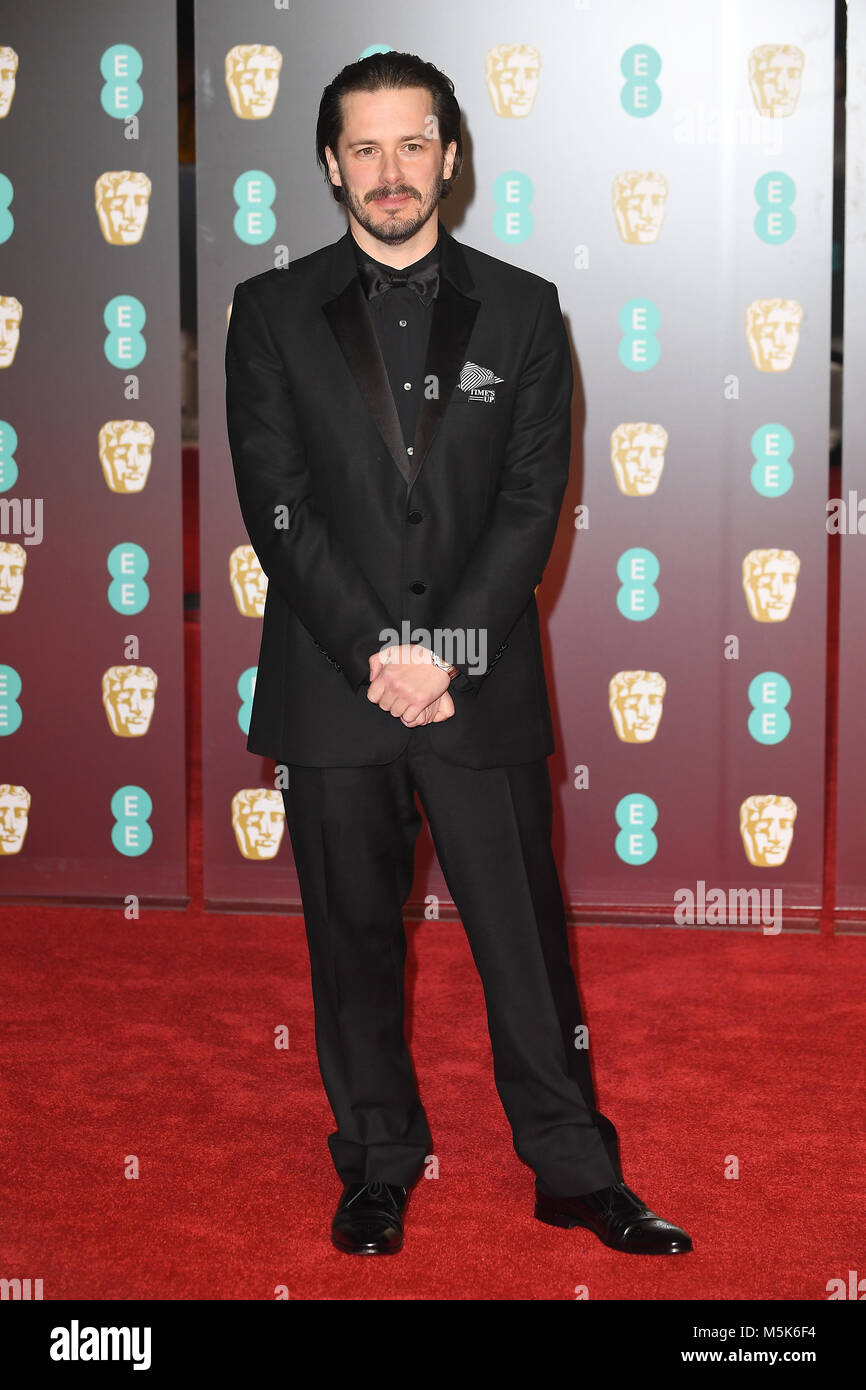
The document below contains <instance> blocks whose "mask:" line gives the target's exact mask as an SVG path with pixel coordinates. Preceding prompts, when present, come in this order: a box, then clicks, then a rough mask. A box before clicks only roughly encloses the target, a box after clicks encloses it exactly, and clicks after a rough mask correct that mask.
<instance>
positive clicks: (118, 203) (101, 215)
mask: <svg viewBox="0 0 866 1390" xmlns="http://www.w3.org/2000/svg"><path fill="white" fill-rule="evenodd" d="M150 189H151V183H150V179H149V178H148V177H147V174H138V173H134V172H133V171H132V170H131V169H123V170H114V171H109V172H107V173H104V174H100V175H99V178H98V179H97V180H96V183H95V184H94V194H95V203H96V216H97V218H98V219H99V229H100V231H101V232H102V235H103V237H104V238H105V240H106V241H107V242H108V243H109V245H110V246H134V245H135V244H136V243H137V242H139V241H141V236H142V233H143V231H144V228H145V224H146V223H147V213H148V209H149V207H150Z"/></svg>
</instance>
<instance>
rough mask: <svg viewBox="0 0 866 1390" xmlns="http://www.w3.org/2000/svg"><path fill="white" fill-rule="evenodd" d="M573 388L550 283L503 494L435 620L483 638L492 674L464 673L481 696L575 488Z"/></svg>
mask: <svg viewBox="0 0 866 1390" xmlns="http://www.w3.org/2000/svg"><path fill="white" fill-rule="evenodd" d="M573 385H574V377H573V372H572V367H571V351H570V348H569V343H568V334H567V333H566V331H565V325H564V323H563V321H562V313H561V310H560V307H559V295H558V294H557V290H556V286H555V285H554V284H552V283H549V282H547V283H546V285H545V289H544V290H543V292H542V296H541V302H540V305H539V310H538V316H537V318H536V321H535V326H534V329H533V332H532V336H531V340H530V345H529V349H528V351H527V354H526V358H525V360H524V363H523V368H522V371H521V375H520V381H519V384H518V389H517V395H516V399H515V403H514V411H513V414H512V418H511V424H510V428H509V437H508V442H507V444H506V447H505V457H504V461H503V465H502V472H501V474H500V478H499V491H498V493H497V495H496V498H495V500H494V503H493V506H492V508H491V512H490V516H489V520H488V523H487V526H486V528H485V530H484V532H483V534H482V536H481V538H480V540H479V542H478V544H477V546H476V547H475V549H474V550H473V552H472V554H471V555H469V556H468V558H467V561H466V564H465V565H464V567H463V569H462V570H461V572H460V575H459V577H458V579H457V583H456V585H455V587H454V588H453V589H452V590H451V592H450V593H449V594H448V596H447V598H446V599H445V600H444V602H443V604H442V607H441V611H439V612H438V613H437V616H436V627H437V628H441V629H445V630H447V629H452V630H453V629H458V630H459V629H462V630H464V631H465V630H474V631H476V633H479V634H483V635H484V638H485V640H486V644H487V646H486V650H487V667H486V670H485V671H484V672H482V673H480V674H476V673H474V672H473V671H472V670H471V668H468V667H467V666H465V665H464V666H461V668H460V669H461V672H462V673H463V674H464V676H467V677H468V685H471V687H472V689H473V691H474V693H475V694H476V695H477V693H478V691H479V690H480V688H481V685H482V683H483V682H484V680H485V679H486V677H487V675H489V674H490V671H491V669H492V667H493V665H494V664H495V662H496V661H497V660H498V658H499V656H500V655H501V653H502V652H503V651H504V649H505V647H506V646H507V644H508V643H507V639H508V634H509V633H510V631H511V629H512V628H513V627H514V624H515V623H516V622H517V620H518V618H519V617H520V615H521V614H522V613H523V611H524V609H525V608H526V606H527V604H528V603H529V602H530V600H531V599H532V597H533V594H534V592H535V587H536V585H537V584H538V583H539V581H540V580H541V576H542V573H543V571H544V567H545V565H546V564H547V561H548V558H549V556H550V551H551V549H552V547H553V539H554V536H555V534H556V524H557V521H558V518H559V512H560V508H561V506H562V498H563V494H564V492H565V487H566V483H567V482H568V470H569V454H570V452H571V395H572V389H573ZM454 684H455V685H456V684H457V678H456V677H455V681H454ZM468 685H467V684H466V683H465V682H464V683H463V684H462V688H466V689H468Z"/></svg>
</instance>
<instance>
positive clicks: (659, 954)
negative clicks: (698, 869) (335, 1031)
mask: <svg viewBox="0 0 866 1390" xmlns="http://www.w3.org/2000/svg"><path fill="white" fill-rule="evenodd" d="M579 938H580V945H579V958H580V970H581V976H582V981H583V995H584V1000H585V1003H586V1004H587V1008H588V1011H589V1020H590V1026H591V1029H592V1036H593V1039H594V1047H595V1055H596V1057H597V1059H598V1061H597V1065H596V1079H597V1083H598V1088H599V1095H600V1103H601V1105H602V1107H603V1108H604V1109H605V1110H606V1111H607V1112H608V1113H609V1114H610V1115H611V1118H612V1119H613V1120H614V1121H615V1123H616V1124H617V1126H618V1127H619V1130H620V1135H621V1141H622V1149H623V1162H624V1168H625V1173H626V1178H627V1181H628V1182H629V1183H630V1185H631V1186H632V1187H634V1188H635V1189H636V1190H637V1191H638V1192H639V1193H640V1194H641V1195H642V1196H643V1197H644V1198H645V1200H647V1201H649V1203H650V1205H652V1206H654V1207H655V1209H656V1210H657V1211H659V1212H660V1213H661V1214H662V1215H665V1216H668V1217H669V1218H670V1219H672V1220H675V1221H677V1222H680V1223H682V1224H683V1225H684V1226H685V1227H686V1229H687V1230H688V1231H689V1232H690V1233H691V1235H692V1237H693V1240H694V1243H695V1252H694V1254H692V1255H689V1256H685V1257H683V1258H676V1259H667V1260H638V1259H636V1258H630V1257H627V1256H624V1255H617V1254H615V1253H614V1252H612V1251H609V1250H606V1249H605V1248H604V1247H603V1246H601V1245H599V1244H598V1243H597V1242H596V1240H595V1239H594V1237H592V1236H591V1235H590V1234H589V1233H588V1232H581V1231H559V1230H553V1229H551V1228H548V1227H546V1226H542V1225H541V1224H540V1223H539V1222H536V1221H534V1220H533V1219H532V1215H531V1210H532V1174H531V1173H530V1171H529V1170H528V1169H526V1168H525V1167H524V1166H523V1164H522V1163H521V1162H520V1160H519V1159H518V1158H517V1156H516V1155H515V1154H514V1151H513V1149H512V1148H511V1140H510V1133H509V1130H508V1127H507V1124H506V1121H505V1118H504V1115H503V1113H502V1110H501V1107H500V1105H499V1101H498V1097H497V1096H496V1092H495V1090H494V1087H493V1081H492V1076H491V1066H490V1056H489V1044H488V1040H487V1036H486V1030H485V1022H484V1011H483V1000H482V995H481V990H480V986H479V984H478V981H477V978H476V976H475V973H474V969H473V966H472V962H471V958H470V955H469V951H468V949H467V947H466V944H465V939H464V937H463V934H462V932H461V931H460V929H459V928H458V927H456V926H454V925H453V924H441V925H440V924H436V923H424V924H422V925H420V926H418V927H417V928H410V942H411V946H410V959H411V964H412V979H411V983H410V993H411V995H412V996H413V997H414V1008H413V1017H412V1021H411V1022H412V1029H411V1034H412V1046H413V1055H414V1057H415V1063H416V1068H417V1071H418V1077H419V1085H420V1089H421V1094H422V1097H423V1099H424V1103H425V1106H426V1108H427V1111H428V1116H429V1119H430V1124H431V1129H432V1132H433V1135H434V1141H435V1146H436V1150H435V1151H436V1155H437V1157H438V1159H439V1178H438V1180H429V1181H422V1182H421V1183H420V1184H419V1186H418V1187H417V1188H416V1189H415V1192H414V1194H413V1196H412V1199H411V1203H410V1207H409V1212H408V1219H407V1241H406V1247H405V1249H404V1251H403V1252H402V1254H400V1255H398V1256H397V1257H395V1258H392V1259H385V1260H363V1259H352V1258H351V1257H349V1256H345V1255H341V1254H339V1253H338V1252H337V1251H335V1250H333V1249H332V1248H331V1246H330V1244H329V1241H328V1238H327V1225H328V1222H329V1220H330V1215H331V1211H332V1209H333V1206H334V1205H335V1203H336V1200H337V1197H338V1196H339V1190H340V1189H339V1184H338V1181H337V1178H336V1175H335V1173H334V1171H333V1169H332V1167H331V1162H330V1157H329V1155H328V1152H327V1148H326V1144H325V1138H326V1135H327V1133H328V1131H329V1129H330V1128H331V1117H330V1112H329V1110H328V1107H327V1103H326V1100H325V1097H324V1094H323V1093H322V1090H321V1086H320V1083H319V1079H318V1073H317V1069H316V1060H315V1053H314V1048H313V1019H312V1007H311V1001H310V988H309V977H308V970H307V964H306V958H305V949H304V944H303V937H302V926H301V923H300V922H299V921H298V920H296V919H295V920H293V919H280V918H278V917H270V918H263V917H233V916H222V915H216V914H214V915H212V916H208V917H207V918H206V919H204V920H203V919H202V918H201V917H200V916H199V915H198V913H196V912H190V913H186V914H183V913H170V912H159V913H150V914H145V915H144V916H143V918H142V920H141V921H140V922H139V923H127V922H122V921H121V922H119V921H118V914H117V913H116V912H108V911H89V912H88V911H83V910H81V911H69V910H66V909H61V908H56V909H55V908H51V909H49V908H43V909H38V910H37V909H28V908H16V909H11V910H9V912H8V914H7V917H6V923H5V926H4V929H3V946H4V958H5V962H6V970H5V974H6V981H7V984H6V991H5V993H6V1001H5V1008H4V1015H5V1030H4V1031H5V1039H4V1044H3V1055H4V1058H5V1064H4V1078H3V1101H2V1128H3V1133H2V1138H0V1142H2V1148H3V1153H4V1163H3V1176H2V1185H0V1212H2V1216H0V1237H2V1238H0V1245H2V1253H3V1260H2V1264H3V1269H2V1273H3V1274H4V1275H5V1276H6V1277H11V1276H13V1275H17V1276H19V1277H28V1276H29V1277H31V1278H42V1279H44V1291H45V1297H46V1298H47V1299H48V1298H54V1299H57V1298H85V1299H109V1298H118V1299H128V1298H156V1299H210V1298H216V1299H266V1300H267V1299H272V1298H273V1297H274V1296H275V1295H274V1289H275V1287H276V1286H277V1285H280V1284H285V1285H286V1286H287V1287H288V1290H289V1294H290V1297H291V1298H293V1299H335V1298H350V1299H356V1298H375V1299H382V1298H386V1299H391V1298H400V1299H404V1298H408V1299H448V1298H458V1299H461V1298H464V1299H468V1298H472V1299H479V1298H480V1299H572V1298H573V1297H574V1288H575V1286H576V1285H579V1284H585V1285H587V1286H588V1289H589V1295H590V1297H591V1298H594V1299H612V1298H629V1299H641V1298H651V1299H682V1298H702V1299H718V1298H765V1299H802V1298H805V1299H822V1298H826V1292H825V1287H826V1283H827V1280H828V1279H831V1278H836V1277H840V1278H843V1279H847V1276H848V1270H849V1269H859V1270H860V1273H861V1275H863V1274H866V1266H864V1249H866V1243H864V1234H866V1232H864V1217H863V1212H864V1170H866V1165H864V1157H866V1155H864V1152H863V1143H862V1139H860V1138H858V1136H859V1135H860V1134H861V1133H862V1117H863V1110H864V1094H863V1090H864V1086H863V1082H864V1063H863V1051H862V1040H863V1032H864V1013H866V1004H864V997H866V990H864V985H866V979H864V976H866V954H864V950H863V943H862V940H859V939H857V938H856V937H837V938H835V939H832V938H825V939H821V940H817V939H816V938H815V937H814V936H812V937H809V936H806V935H801V936H793V935H788V934H785V933H783V934H782V935H781V936H780V937H755V936H751V935H746V934H742V933H738V934H736V935H731V936H726V935H725V933H724V932H723V931H717V932H710V931H705V932H700V931H694V930H691V931H683V932H677V931H676V930H675V929H670V930H667V929H642V928H624V929H612V928H608V927H603V928H602V927H598V928H583V929H581V930H580V933H579ZM416 971H417V979H416V978H415V975H416ZM281 1024H285V1025H287V1026H288V1028H289V1030H290V1047H289V1049H288V1051H277V1050H276V1049H275V1048H274V1045H273V1039H274V1029H275V1027H277V1026H279V1025H281ZM731 1154H733V1155H736V1156H737V1158H738V1159H739V1170H740V1176H739V1178H738V1179H737V1180H730V1179H726V1178H725V1176H724V1170H725V1164H726V1163H727V1162H728V1161H729V1160H728V1155H731ZM129 1155H135V1156H136V1158H137V1159H138V1162H139V1164H140V1173H141V1176H140V1177H139V1178H138V1179H137V1180H130V1179H127V1178H125V1177H124V1165H125V1164H126V1163H127V1162H128V1161H129V1160H128V1156H129Z"/></svg>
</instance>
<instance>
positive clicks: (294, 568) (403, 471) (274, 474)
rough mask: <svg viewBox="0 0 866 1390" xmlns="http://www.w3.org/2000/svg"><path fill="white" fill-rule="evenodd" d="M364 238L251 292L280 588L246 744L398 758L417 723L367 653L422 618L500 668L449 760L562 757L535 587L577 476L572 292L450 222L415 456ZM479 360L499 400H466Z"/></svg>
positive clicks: (254, 455)
mask: <svg viewBox="0 0 866 1390" xmlns="http://www.w3.org/2000/svg"><path fill="white" fill-rule="evenodd" d="M350 238H351V232H349V231H347V232H346V234H345V235H344V236H343V237H341V238H340V239H339V240H338V241H337V242H335V243H333V244H332V245H330V246H325V247H323V248H322V249H321V250H318V251H315V252H313V253H312V254H311V255H308V256H304V257H303V258H302V259H300V260H298V261H296V262H294V263H293V264H292V265H291V266H289V267H288V268H287V269H283V270H268V271H265V272H264V273H263V274H261V275H255V276H253V277H252V278H251V279H249V280H245V281H243V282H242V283H241V284H239V285H238V286H237V287H236V289H235V293H234V300H233V305H232V311H231V318H230V322H229V330H228V338H227V343H226V359H225V364H226V413H227V423H228V437H229V444H230V448H231V455H232V462H233V466H234V473H235V481H236V484H237V492H238V498H239V501H240V507H241V513H242V515H243V520H244V524H245V526H246V529H247V532H248V534H249V538H250V541H251V543H252V546H253V548H254V550H255V552H256V555H257V556H258V559H259V562H260V563H261V566H262V569H263V570H264V572H265V574H266V575H267V578H268V591H267V601H266V605H265V613H264V626H263V631H262V642H261V653H260V657H259V666H258V674H257V678H256V685H255V694H254V698H253V710H252V717H251V721H250V732H249V739H248V742H247V747H248V749H249V751H250V752H252V753H260V754H263V755H265V756H267V757H272V758H274V759H276V760H277V761H278V762H283V763H301V764H305V765H308V766H321V767H336V766H360V765H364V764H371V763H387V762H390V761H391V760H392V759H393V758H395V757H397V756H398V754H399V753H400V752H401V751H402V750H403V748H404V747H405V746H406V744H407V742H408V740H409V738H410V736H411V735H410V730H408V729H407V728H406V727H405V726H404V725H403V724H402V723H401V722H400V720H399V719H397V718H395V717H394V716H393V715H391V714H388V713H386V712H385V711H383V710H381V709H380V708H379V706H378V705H373V704H371V703H370V701H369V700H368V699H367V689H368V687H369V679H370V674H369V664H368V658H369V657H370V655H371V654H372V653H373V652H375V651H378V650H379V649H380V648H381V647H382V646H383V645H389V644H390V643H391V642H393V641H394V640H395V638H394V637H388V636H387V634H388V633H389V632H391V633H395V632H396V633H397V634H398V640H400V641H402V640H403V633H404V631H405V629H404V627H403V624H404V622H405V623H408V625H409V628H410V630H412V631H414V630H415V629H417V628H421V629H425V630H426V631H427V632H429V633H430V634H431V637H435V634H436V632H437V630H439V631H440V632H442V633H445V632H448V631H451V632H459V631H463V632H466V631H467V630H469V629H474V630H475V631H476V633H478V634H479V637H478V641H479V642H480V640H481V636H482V635H483V638H484V639H485V640H486V654H487V666H486V670H485V671H483V672H479V671H474V672H473V670H472V669H471V668H470V667H469V665H468V664H467V662H464V663H463V664H462V667H461V669H462V671H463V672H464V673H465V674H466V675H467V676H468V680H465V681H461V682H460V684H461V685H463V686H465V688H464V689H460V688H455V687H457V685H458V680H457V679H455V680H454V681H453V682H452V685H451V694H452V696H453V699H454V706H455V713H454V715H453V717H452V718H450V719H446V720H444V721H443V722H442V723H440V724H433V725H430V726H429V727H430V734H431V738H432V745H433V747H434V748H435V749H436V751H437V752H438V753H439V754H440V755H441V756H442V757H443V758H445V759H447V760H449V761H451V762H455V763H460V764H463V765H464V766H467V767H473V768H486V767H496V766H504V765H506V764H510V763H521V762H528V761H530V760H532V759H534V758H540V757H544V756H546V755H547V754H549V753H551V752H553V748H554V741H553V730H552V725H551V718H550V708H549V705H548V698H547V690H546V686H545V676H544V666H543V662H542V653H541V644H540V639H539V629H538V611H537V609H536V604H535V594H534V590H535V586H536V585H537V584H538V582H539V580H540V579H541V576H542V572H543V570H544V566H545V564H546V563H547V559H548V556H549V554H550V550H551V547H552V544H553V537H554V532H555V529H556V523H557V518H558V515H559V510H560V507H561V504H562V497H563V492H564V490H565V485H566V482H567V479H568V467H569V452H570V444H571V412H570V402H571V393H572V386H573V381H572V368H571V354H570V351H569V345H568V338H567V335H566V331H565V327H564V324H563V321H562V315H561V312H560V307H559V299H558V296H557V291H556V287H555V285H553V284H552V283H551V282H549V281H547V280H544V279H542V278H541V277H540V276H538V275H534V274H531V273H530V272H529V271H525V270H522V269H519V268H517V267H515V266H512V265H509V264H508V263H507V262H505V261H500V260H497V259H496V258H495V257H493V256H488V255H485V254H484V253H483V252H481V251H477V250H474V249H473V248H472V247H469V246H464V245H462V244H461V243H460V242H458V241H456V240H455V238H454V237H452V236H451V235H450V234H449V233H448V232H446V231H445V229H444V227H443V228H442V239H441V244H440V285H439V293H438V296H437V298H436V299H435V300H434V305H433V319H432V324H431V329H430V341H429V348H428V354H427V363H426V367H425V382H427V383H429V386H428V387H426V388H425V391H424V398H423V400H422V403H421V408H420V413H419V418H418V426H417V432H416V435H415V440H414V452H413V454H412V455H411V456H410V455H409V454H408V453H407V450H406V446H405V442H404V440H403V437H402V433H401V430H400V423H399V420H398V417H397V411H396V408H395V406H394V401H393V397H392V395H391V389H390V386H389V383H388V378H387V374H386V370H385V364H384V361H383V359H382V355H381V352H380V350H379V345H378V342H377V339H376V333H375V329H374V327H373V324H372V320H371V318H370V314H369V308H368V304H367V301H366V298H365V295H364V291H363V289H362V287H361V284H360V281H359V279H358V275H357V271H356V264H355V257H354V254H353V250H352V245H351V242H350ZM467 363H470V364H475V365H476V366H477V367H479V368H481V369H482V371H483V372H486V373H488V375H487V376H486V378H482V380H481V386H480V393H481V394H480V395H478V394H476V395H475V396H473V395H472V386H473V383H474V382H475V383H477V381H478V380H479V378H478V375H477V374H475V375H474V376H473V375H472V369H471V367H470V368H469V369H468V371H467V372H466V373H465V374H464V375H463V383H464V386H466V387H467V389H465V390H464V389H461V385H460V382H461V373H462V372H463V369H464V367H465V365H466V364H467ZM491 375H492V376H495V377H498V378H501V381H499V382H496V383H495V384H485V381H486V382H487V383H489V382H490V380H491ZM478 649H479V650H483V648H480V647H479V648H478ZM442 651H443V654H444V655H445V656H446V657H448V658H449V659H451V660H453V661H454V662H455V664H456V665H461V663H460V662H459V661H457V660H456V658H455V657H454V656H453V654H452V653H451V652H449V651H448V649H447V648H442Z"/></svg>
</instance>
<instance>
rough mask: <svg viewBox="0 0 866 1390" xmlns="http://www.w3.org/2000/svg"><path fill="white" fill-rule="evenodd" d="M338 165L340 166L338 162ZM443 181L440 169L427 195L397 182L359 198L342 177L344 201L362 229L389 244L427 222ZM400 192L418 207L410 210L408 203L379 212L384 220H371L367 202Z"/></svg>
mask: <svg viewBox="0 0 866 1390" xmlns="http://www.w3.org/2000/svg"><path fill="white" fill-rule="evenodd" d="M337 167H338V168H339V165H338V166H337ZM340 177H341V178H343V171H342V169H340ZM444 184H445V180H444V179H443V177H442V171H441V170H440V171H439V173H438V174H437V175H436V177H435V179H434V180H433V184H432V187H431V188H430V190H429V192H428V193H427V196H426V198H425V197H424V196H423V195H422V194H420V193H419V191H418V189H417V188H411V187H410V186H409V185H408V184H397V185H396V186H395V187H394V188H385V187H383V188H374V189H373V191H372V193H369V194H368V195H367V196H366V198H365V199H364V200H363V201H362V200H361V199H360V198H358V196H357V195H356V194H355V193H354V192H353V191H352V189H351V188H349V187H348V186H347V184H346V181H345V179H343V183H342V194H343V203H344V204H345V206H346V207H347V208H348V210H349V212H351V214H352V216H353V217H354V218H355V220H356V221H357V222H359V223H360V224H361V226H362V227H363V228H364V231H365V232H369V233H370V236H372V237H376V239H377V240H378V241H383V242H385V243H386V244H387V245H388V246H400V245H402V243H403V242H404V241H408V240H409V238H410V237H413V236H414V235H415V233H416V232H418V231H420V230H421V228H422V227H423V226H424V224H425V223H426V222H429V220H430V218H431V217H432V216H433V213H434V212H435V211H436V208H437V207H438V205H439V201H440V199H441V197H442V189H443V187H444ZM401 194H406V195H407V196H408V197H410V198H415V199H417V201H418V207H417V209H415V210H413V209H412V208H411V205H410V206H409V207H408V208H406V207H403V208H398V209H396V210H395V211H393V212H379V213H378V216H379V217H380V218H382V217H383V218H384V221H374V220H373V214H372V213H371V211H370V207H369V205H370V204H371V203H373V202H374V201H375V199H376V198H389V197H391V198H397V197H399V196H400V195H401Z"/></svg>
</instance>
